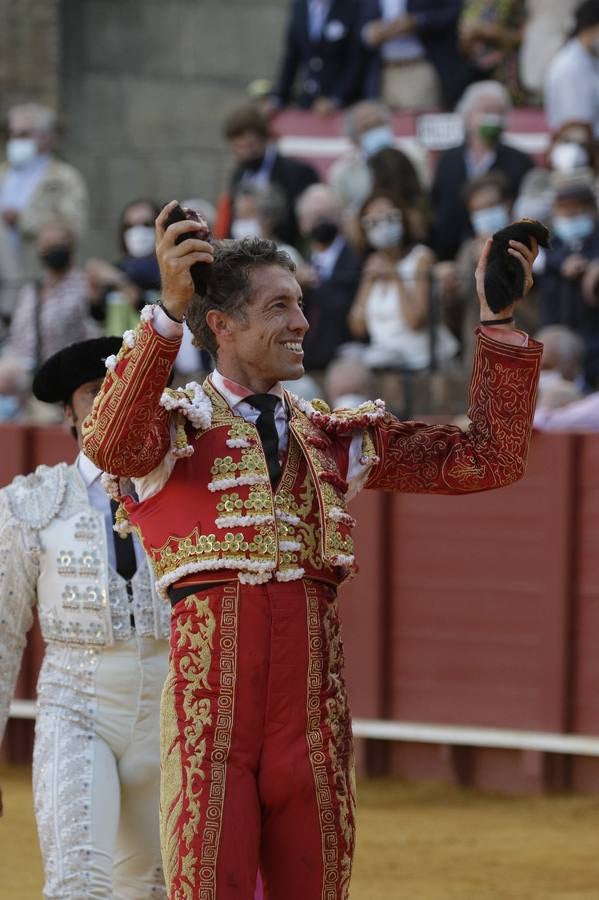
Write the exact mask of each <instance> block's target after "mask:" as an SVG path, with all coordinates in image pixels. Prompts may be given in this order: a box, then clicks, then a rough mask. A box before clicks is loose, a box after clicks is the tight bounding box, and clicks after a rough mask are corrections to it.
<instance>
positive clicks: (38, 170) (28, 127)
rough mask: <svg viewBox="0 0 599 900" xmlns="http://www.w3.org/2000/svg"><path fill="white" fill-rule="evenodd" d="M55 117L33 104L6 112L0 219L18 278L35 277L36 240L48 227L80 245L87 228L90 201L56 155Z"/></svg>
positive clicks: (76, 177) (72, 171)
mask: <svg viewBox="0 0 599 900" xmlns="http://www.w3.org/2000/svg"><path fill="white" fill-rule="evenodd" d="M55 137H56V136H55V129H54V113H53V112H52V111H51V110H50V109H47V108H46V107H45V106H40V105H39V104H37V103H26V104H23V105H22V106H14V107H13V108H12V109H10V110H9V111H8V140H7V143H6V163H5V164H4V165H2V166H0V216H1V217H2V221H3V223H4V225H5V226H6V227H7V228H8V231H9V237H10V241H11V247H12V250H13V253H14V255H15V260H16V263H17V264H18V266H19V268H20V270H21V272H22V274H23V275H24V276H25V277H31V276H32V275H34V274H37V272H38V271H39V269H38V260H37V256H36V246H37V239H38V237H39V234H40V231H41V229H42V228H43V227H44V226H45V225H46V224H47V223H48V222H50V221H55V220H57V219H58V220H60V221H62V222H64V223H65V225H67V226H68V227H69V229H70V230H71V232H72V233H73V235H74V237H75V238H77V239H79V238H81V236H82V235H83V234H84V232H85V229H86V227H87V218H88V195H87V188H86V186H85V182H84V180H83V178H82V176H81V174H80V173H79V172H78V171H77V169H75V168H74V167H73V166H71V165H68V164H67V163H65V162H62V161H61V160H59V159H58V158H57V157H56V155H55V154H54V144H55Z"/></svg>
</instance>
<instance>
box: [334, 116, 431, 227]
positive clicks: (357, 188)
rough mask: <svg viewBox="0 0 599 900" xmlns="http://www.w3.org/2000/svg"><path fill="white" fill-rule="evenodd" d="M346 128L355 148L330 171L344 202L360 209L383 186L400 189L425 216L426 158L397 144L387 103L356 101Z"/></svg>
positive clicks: (354, 209) (354, 208)
mask: <svg viewBox="0 0 599 900" xmlns="http://www.w3.org/2000/svg"><path fill="white" fill-rule="evenodd" d="M345 131H346V133H347V135H348V137H349V139H350V140H351V143H352V148H351V150H350V151H349V152H348V153H346V154H345V155H344V156H341V157H340V158H339V159H338V160H336V161H335V162H334V163H333V165H332V166H331V168H330V169H329V172H328V181H329V184H330V185H331V187H332V188H333V190H334V191H335V192H336V193H337V196H338V197H339V198H340V200H341V203H342V205H343V206H344V207H345V208H347V209H348V210H351V211H353V212H357V211H358V210H359V209H360V207H361V206H362V204H363V203H364V201H365V200H366V198H367V197H369V196H370V194H371V193H372V192H373V191H374V190H375V189H379V188H380V189H381V190H391V191H392V192H396V193H398V194H399V195H400V198H401V200H402V201H403V203H405V205H406V206H408V207H409V208H410V209H412V210H417V209H422V210H424V211H425V218H426V217H427V216H428V212H429V211H428V201H427V197H426V192H425V191H424V189H423V187H422V181H421V175H420V174H419V172H425V171H426V159H425V158H424V155H423V156H422V157H421V158H412V154H410V155H408V154H407V153H404V152H403V151H402V150H399V149H398V148H397V147H396V146H395V136H394V134H393V128H392V123H391V115H390V112H389V109H388V107H386V106H385V104H384V103H379V102H377V101H375V100H362V101H361V102H360V103H356V104H355V105H354V106H352V107H350V109H348V110H347V112H346V114H345ZM414 156H415V154H414Z"/></svg>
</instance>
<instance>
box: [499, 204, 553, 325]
mask: <svg viewBox="0 0 599 900" xmlns="http://www.w3.org/2000/svg"><path fill="white" fill-rule="evenodd" d="M531 237H533V238H536V240H537V243H538V244H539V246H540V247H548V246H549V230H548V229H547V228H546V226H545V225H543V223H542V222H537V221H536V219H520V221H519V222H512V224H511V225H508V226H507V228H502V229H501V231H496V232H495V234H494V235H493V243H492V245H491V250H490V252H489V259H488V261H487V270H486V272H485V296H486V298H487V303H488V305H489V308H490V309H491V310H492V311H493V312H494V313H498V312H501V310H503V309H505V308H506V307H507V306H510V305H511V304H512V303H513V302H514V301H515V300H519V299H520V298H521V297H522V294H523V292H524V271H523V269H522V265H521V264H520V262H519V261H518V260H517V259H515V258H514V257H513V256H512V255H511V254H509V253H508V252H507V251H508V247H509V244H510V241H520V242H521V243H522V244H526V246H527V247H531V246H532V242H531Z"/></svg>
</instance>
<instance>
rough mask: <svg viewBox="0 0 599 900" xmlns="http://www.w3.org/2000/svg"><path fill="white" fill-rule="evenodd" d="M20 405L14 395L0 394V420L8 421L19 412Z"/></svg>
mask: <svg viewBox="0 0 599 900" xmlns="http://www.w3.org/2000/svg"><path fill="white" fill-rule="evenodd" d="M20 409H21V405H20V403H19V401H18V399H17V398H16V397H13V396H12V395H11V394H2V396H0V422H10V420H11V419H14V418H16V416H17V414H18V413H19V412H20Z"/></svg>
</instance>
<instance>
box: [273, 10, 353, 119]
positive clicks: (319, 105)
mask: <svg viewBox="0 0 599 900" xmlns="http://www.w3.org/2000/svg"><path fill="white" fill-rule="evenodd" d="M360 9H361V5H360V0H293V3H292V6H291V14H290V17H289V23H288V26H287V34H286V38H285V50H284V56H283V60H282V63H281V67H280V70H279V75H278V79H277V81H276V86H275V89H274V91H273V95H272V101H273V103H274V105H275V106H278V107H282V106H286V105H287V104H289V103H290V102H291V101H292V100H293V101H294V102H295V103H296V104H297V105H298V106H300V107H301V108H302V109H312V110H314V111H315V112H318V113H322V114H327V113H330V112H332V111H334V110H335V109H338V108H341V107H344V106H348V105H349V104H351V103H353V102H354V101H355V100H357V99H358V98H359V97H360V96H361V83H360V82H361V78H362V75H363V66H364V61H365V54H364V50H363V47H362V44H361V40H360ZM298 76H299V77H298ZM296 80H297V92H296V93H294V85H295V82H296Z"/></svg>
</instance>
